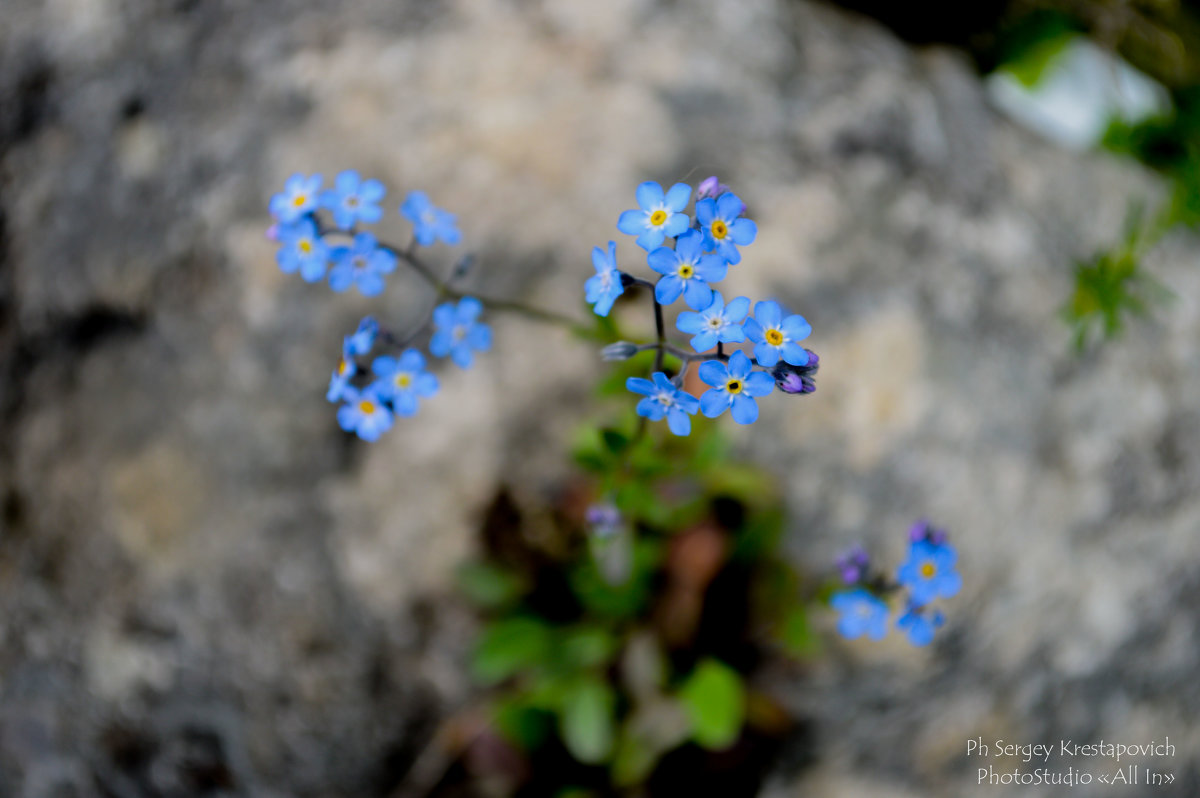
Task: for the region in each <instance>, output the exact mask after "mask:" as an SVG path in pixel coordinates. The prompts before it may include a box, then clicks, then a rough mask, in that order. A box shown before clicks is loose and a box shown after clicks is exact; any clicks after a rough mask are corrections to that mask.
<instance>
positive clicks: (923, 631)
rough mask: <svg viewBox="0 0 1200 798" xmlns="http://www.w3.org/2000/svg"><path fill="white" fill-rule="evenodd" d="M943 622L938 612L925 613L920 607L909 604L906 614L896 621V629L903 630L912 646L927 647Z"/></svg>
mask: <svg viewBox="0 0 1200 798" xmlns="http://www.w3.org/2000/svg"><path fill="white" fill-rule="evenodd" d="M945 620H946V619H945V616H943V615H942V614H941V613H940V612H933V613H925V612H922V608H921V607H918V606H915V605H911V604H910V605H909V607H908V612H906V613H904V614H903V615H901V616H900V617H899V618H897V619H896V628H898V629H901V630H903V631H904V632H905V633H906V634H907V635H908V641H909V642H910V643H912V644H913V645H914V646H927V645H929V644H930V643H931V642H933V633H934V631H935V630H936V629H937V628H938V627H939V626H941V625H942V624H943V623H945Z"/></svg>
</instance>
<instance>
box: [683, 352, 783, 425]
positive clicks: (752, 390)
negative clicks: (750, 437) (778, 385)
mask: <svg viewBox="0 0 1200 798" xmlns="http://www.w3.org/2000/svg"><path fill="white" fill-rule="evenodd" d="M700 379H701V380H703V381H704V382H705V383H706V384H708V385H711V386H713V388H712V389H711V390H708V391H705V392H704V395H703V396H701V397H700V409H701V410H702V411H704V415H706V416H708V417H709V418H716V417H717V416H719V415H721V414H722V413H724V412H725V411H726V410H730V408H732V410H731V412H730V415H732V416H733V420H734V421H736V422H737V423H739V424H753V423H754V422H755V421H756V420H757V419H758V402H756V401H754V397H756V396H766V395H767V394H769V393H771V392H772V391H774V390H775V380H774V378H772V377H771V375H770V374H767V373H766V372H765V371H754V370H753V368H752V366H751V365H750V358H748V357H746V353H745V352H742V351H741V350H738V351H736V352H734V353H733V354H732V355H730V356H729V364H728V365H726V364H725V363H722V362H721V361H720V360H709V361H707V362H705V363H704V364H703V365H701V366H700Z"/></svg>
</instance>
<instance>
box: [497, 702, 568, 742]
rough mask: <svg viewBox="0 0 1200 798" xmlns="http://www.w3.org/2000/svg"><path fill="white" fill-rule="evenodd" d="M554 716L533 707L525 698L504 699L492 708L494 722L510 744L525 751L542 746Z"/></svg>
mask: <svg viewBox="0 0 1200 798" xmlns="http://www.w3.org/2000/svg"><path fill="white" fill-rule="evenodd" d="M553 720H554V716H553V715H551V714H549V713H548V712H546V711H544V710H542V709H540V708H538V707H536V706H533V705H532V704H530V703H529V701H528V700H527V699H526V698H524V697H523V696H515V697H505V698H502V699H501V700H500V701H499V702H498V703H497V704H496V705H495V706H494V707H493V708H492V722H493V723H494V724H495V725H496V729H497V731H499V732H500V734H501V735H502V736H503V737H504V738H505V739H507V740H508V741H509V742H511V743H513V744H515V745H516V746H518V747H519V748H521V749H522V750H525V751H532V750H533V749H535V748H537V747H538V746H540V745H541V744H542V742H543V741H544V740H545V739H546V735H547V733H548V732H549V731H550V728H551V724H552V723H553Z"/></svg>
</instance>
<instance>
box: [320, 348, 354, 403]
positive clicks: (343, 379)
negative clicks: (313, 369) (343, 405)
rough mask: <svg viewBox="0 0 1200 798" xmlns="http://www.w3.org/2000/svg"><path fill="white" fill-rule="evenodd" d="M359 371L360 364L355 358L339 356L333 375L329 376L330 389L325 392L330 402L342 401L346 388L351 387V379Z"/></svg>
mask: <svg viewBox="0 0 1200 798" xmlns="http://www.w3.org/2000/svg"><path fill="white" fill-rule="evenodd" d="M347 340H349V339H347ZM357 373H358V366H357V364H355V362H354V361H353V360H351V359H349V358H347V357H346V355H342V356H341V357H340V358H338V364H337V367H336V368H334V370H333V376H331V377H330V378H329V390H328V391H326V392H325V398H326V399H328V400H329V401H330V402H340V401H342V397H343V396H344V395H345V393H346V389H347V388H349V387H350V379H351V378H352V377H353V376H354V375H355V374H357Z"/></svg>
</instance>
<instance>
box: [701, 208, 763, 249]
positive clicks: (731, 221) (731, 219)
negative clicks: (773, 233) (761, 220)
mask: <svg viewBox="0 0 1200 798" xmlns="http://www.w3.org/2000/svg"><path fill="white" fill-rule="evenodd" d="M745 210H746V206H745V204H744V203H743V202H742V201H741V200H740V199H739V198H738V196H737V195H736V194H733V193H731V192H726V193H724V194H722V195H721V196H720V197H718V198H717V199H712V198H711V197H710V198H708V199H702V200H700V201H699V202H697V203H696V221H698V222H699V223H700V229H701V230H702V231H703V232H704V250H705V251H706V252H711V251H713V250H716V251H717V253H718V254H719V255H720V256H721V257H722V258H724V259H725V260H726V261H727V262H729V263H738V262H739V261H741V259H742V255H741V253H740V252H738V247H744V246H746V245H748V244H752V243H754V238H755V236H757V235H758V225H756V224H755V223H754V222H752V221H750V220H749V219H743V218H739V217H741V215H742V213H744V212H745Z"/></svg>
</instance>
